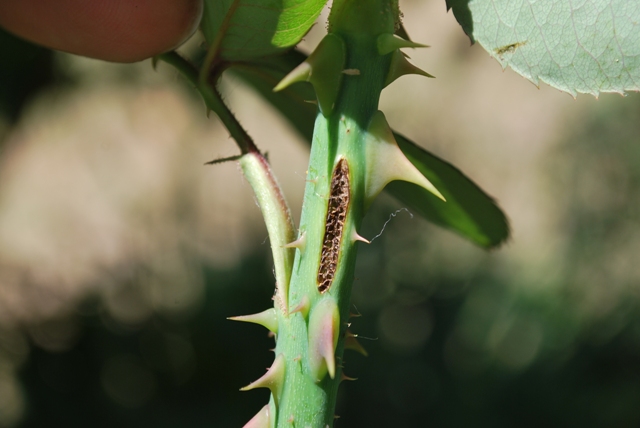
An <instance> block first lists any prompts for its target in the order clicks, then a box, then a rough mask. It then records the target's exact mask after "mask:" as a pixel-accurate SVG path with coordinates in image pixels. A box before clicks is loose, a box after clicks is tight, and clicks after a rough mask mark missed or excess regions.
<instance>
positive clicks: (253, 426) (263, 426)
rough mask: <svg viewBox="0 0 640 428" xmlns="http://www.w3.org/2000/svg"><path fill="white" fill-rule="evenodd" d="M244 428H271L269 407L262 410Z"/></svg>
mask: <svg viewBox="0 0 640 428" xmlns="http://www.w3.org/2000/svg"><path fill="white" fill-rule="evenodd" d="M243 428H269V405H268V404H267V405H266V406H264V407H263V408H262V409H260V411H259V412H258V413H256V415H255V416H254V417H253V418H251V420H250V421H249V422H247V423H246V424H244V427H243Z"/></svg>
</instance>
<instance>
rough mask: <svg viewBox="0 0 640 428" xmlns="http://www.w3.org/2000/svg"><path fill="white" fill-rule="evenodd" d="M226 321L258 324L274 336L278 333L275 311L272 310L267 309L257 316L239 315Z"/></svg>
mask: <svg viewBox="0 0 640 428" xmlns="http://www.w3.org/2000/svg"><path fill="white" fill-rule="evenodd" d="M227 319H228V320H231V321H242V322H252V323H254V324H260V325H261V326H263V327H266V328H267V330H269V331H270V332H272V333H274V334H275V333H277V332H278V317H277V316H276V310H275V309H274V308H269V309H267V310H266V311H263V312H259V313H257V314H251V315H240V316H237V317H229V318H227Z"/></svg>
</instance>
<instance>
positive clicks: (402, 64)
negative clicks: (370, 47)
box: [384, 50, 434, 86]
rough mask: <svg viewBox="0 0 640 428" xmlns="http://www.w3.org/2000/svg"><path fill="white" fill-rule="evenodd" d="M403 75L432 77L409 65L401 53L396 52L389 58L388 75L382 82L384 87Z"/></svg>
mask: <svg viewBox="0 0 640 428" xmlns="http://www.w3.org/2000/svg"><path fill="white" fill-rule="evenodd" d="M405 74H418V75H420V76H425V77H434V76H432V75H431V74H429V73H427V72H426V71H424V70H421V69H420V68H418V67H416V66H415V65H413V64H411V63H410V62H409V61H407V58H405V56H404V55H403V54H402V52H400V51H399V50H396V51H395V52H394V53H393V56H392V57H391V65H390V66H389V74H387V79H386V80H385V82H384V86H389V85H390V84H391V82H393V81H394V80H396V79H397V78H398V77H401V76H404V75H405Z"/></svg>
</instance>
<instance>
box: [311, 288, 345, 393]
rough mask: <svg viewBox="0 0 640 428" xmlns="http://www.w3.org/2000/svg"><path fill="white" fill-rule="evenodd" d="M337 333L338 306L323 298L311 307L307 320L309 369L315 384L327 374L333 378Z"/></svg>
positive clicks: (338, 326) (338, 329)
mask: <svg viewBox="0 0 640 428" xmlns="http://www.w3.org/2000/svg"><path fill="white" fill-rule="evenodd" d="M339 331H340V315H339V312H338V306H337V305H336V302H335V300H334V299H333V298H331V297H328V298H325V299H323V300H321V301H320V302H319V303H318V304H316V305H315V306H314V307H313V309H312V311H311V315H310V319H309V368H310V369H311V373H312V375H313V377H314V379H315V380H316V381H317V382H320V381H321V380H322V379H323V378H324V377H325V375H326V374H327V373H329V376H330V377H331V379H334V378H335V375H336V360H335V351H336V346H337V344H338V335H339Z"/></svg>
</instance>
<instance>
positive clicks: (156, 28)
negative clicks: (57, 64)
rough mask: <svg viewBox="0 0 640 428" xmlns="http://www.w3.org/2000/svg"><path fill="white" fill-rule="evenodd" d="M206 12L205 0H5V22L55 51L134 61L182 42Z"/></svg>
mask: <svg viewBox="0 0 640 428" xmlns="http://www.w3.org/2000/svg"><path fill="white" fill-rule="evenodd" d="M202 10H203V1H202V0H93V1H88V0H3V1H1V2H0V25H2V26H3V27H4V28H6V29H7V30H8V31H11V32H13V33H15V34H16V35H18V36H21V37H23V38H25V39H27V40H30V41H33V42H35V43H38V44H42V45H44V46H47V47H50V48H52V49H57V50H62V51H66V52H70V53H74V54H78V55H84V56H88V57H92V58H98V59H103V60H107V61H116V62H135V61H140V60H143V59H145V58H149V57H151V56H154V55H157V54H159V53H162V52H165V51H167V50H170V49H173V48H175V47H177V46H179V45H180V44H181V43H182V42H184V41H185V40H186V39H187V38H188V37H189V36H190V35H192V34H193V32H194V31H195V30H196V29H197V27H198V24H199V22H200V19H201V16H202Z"/></svg>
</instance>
